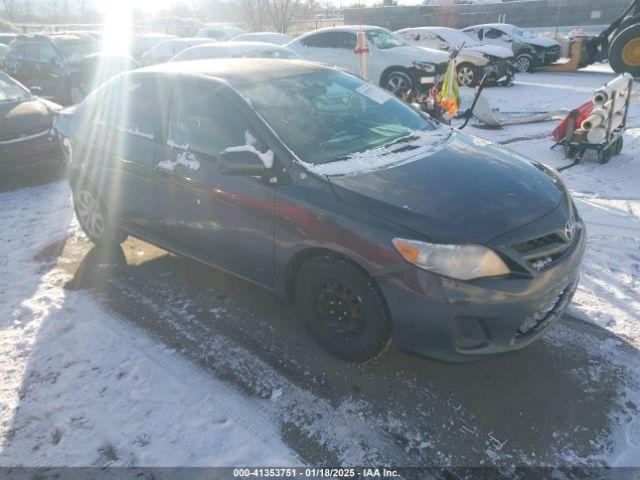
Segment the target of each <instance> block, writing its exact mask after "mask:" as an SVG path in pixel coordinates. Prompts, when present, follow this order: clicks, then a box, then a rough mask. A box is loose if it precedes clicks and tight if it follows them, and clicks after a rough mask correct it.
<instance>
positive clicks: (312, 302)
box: [295, 256, 391, 362]
mask: <svg viewBox="0 0 640 480" xmlns="http://www.w3.org/2000/svg"><path fill="white" fill-rule="evenodd" d="M295 301H296V306H297V308H298V311H299V312H300V314H301V316H302V321H303V322H304V325H305V327H306V329H307V331H308V332H309V333H310V334H311V336H312V337H313V338H314V339H315V340H316V341H317V342H318V343H319V344H320V346H322V348H324V349H325V350H326V351H327V352H329V353H331V354H332V355H334V356H336V357H338V358H341V359H343V360H347V361H349V362H364V361H367V360H370V359H372V358H374V357H376V356H378V355H380V354H381V353H382V352H383V351H384V350H385V348H386V346H387V345H388V343H389V340H390V338H391V322H390V319H389V314H388V313H387V309H386V306H385V304H384V301H383V299H382V296H381V294H380V293H379V292H378V289H377V287H376V286H375V284H374V283H373V281H372V280H371V279H370V278H368V277H367V276H366V275H364V274H363V273H362V272H361V271H360V270H359V269H358V268H357V267H356V266H355V265H352V264H351V263H349V262H348V261H346V260H343V259H341V258H338V257H333V256H323V257H317V258H313V259H311V260H309V261H307V262H306V263H305V264H304V265H303V266H302V268H301V269H300V271H299V273H298V275H297V278H296V283H295Z"/></svg>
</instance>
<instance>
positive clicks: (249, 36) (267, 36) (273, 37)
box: [232, 32, 293, 45]
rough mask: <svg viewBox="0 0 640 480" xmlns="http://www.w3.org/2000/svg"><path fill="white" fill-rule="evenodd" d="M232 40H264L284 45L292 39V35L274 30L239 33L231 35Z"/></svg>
mask: <svg viewBox="0 0 640 480" xmlns="http://www.w3.org/2000/svg"><path fill="white" fill-rule="evenodd" d="M232 40H234V41H238V42H264V43H272V44H273V45H284V44H286V43H289V42H290V41H291V40H293V37H292V36H291V35H285V34H284V33H276V32H251V33H241V34H240V35H238V36H237V37H233V38H232Z"/></svg>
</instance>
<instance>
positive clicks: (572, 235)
mask: <svg viewBox="0 0 640 480" xmlns="http://www.w3.org/2000/svg"><path fill="white" fill-rule="evenodd" d="M56 129H57V131H58V132H59V134H60V135H61V136H62V137H63V138H64V139H65V144H66V145H67V146H68V149H67V153H68V155H69V179H70V185H71V189H72V193H73V205H74V208H75V211H76V214H77V217H78V220H79V222H80V225H81V227H82V228H83V230H84V231H85V233H86V234H87V236H88V237H89V238H90V239H91V240H92V241H93V242H94V243H95V244H96V245H99V246H102V247H107V246H113V245H114V244H118V243H120V242H122V241H124V239H125V238H126V236H127V235H133V236H135V237H139V238H141V239H143V240H145V241H148V242H150V243H153V244H155V245H158V246H160V247H161V248H164V249H167V250H169V251H171V252H175V253H178V254H182V255H186V256H188V257H190V258H194V259H197V260H199V261H201V262H204V263H206V264H209V265H214V266H216V267H219V268H222V269H224V270H226V271H228V272H231V273H233V274H235V275H238V276H240V277H242V278H245V279H248V280H250V281H252V282H255V283H257V284H260V285H262V286H264V287H266V288H268V289H271V290H273V291H275V292H277V293H278V294H281V295H283V296H286V297H289V298H293V299H294V301H295V303H296V305H297V308H298V311H299V312H300V317H301V321H302V322H303V323H304V325H305V326H306V328H307V330H308V331H309V332H310V333H311V335H312V336H313V337H314V338H315V339H316V340H317V341H318V343H319V344H320V345H322V346H323V347H324V348H325V349H326V350H327V351H329V352H331V353H332V354H334V355H336V356H338V357H340V358H343V359H345V360H349V361H365V360H368V359H370V358H372V357H375V356H376V355H378V354H380V353H381V352H382V351H383V350H384V349H385V347H386V346H387V345H388V343H389V341H390V339H391V336H392V335H393V338H394V341H395V344H396V345H397V347H398V348H399V349H401V350H404V351H407V352H411V353H414V354H419V355H427V356H431V357H436V358H440V359H443V360H449V361H468V360H474V359H478V358H481V357H482V356H486V355H491V354H497V353H503V352H507V351H513V350H518V349H521V348H523V347H525V346H526V345H529V344H530V343H532V342H533V341H534V340H536V339H538V338H539V337H540V336H542V335H543V334H544V332H546V331H547V330H548V329H549V328H550V326H551V325H553V324H554V322H555V321H556V320H557V319H558V318H559V317H560V316H561V314H562V312H563V310H564V309H565V308H566V306H567V304H568V303H569V302H570V300H571V298H572V296H573V294H574V292H575V290H576V288H577V283H578V275H579V268H580V262H581V259H582V256H583V252H584V248H585V243H586V232H585V229H584V228H582V221H581V220H580V217H579V215H578V213H577V211H576V209H575V206H574V204H573V201H572V199H571V196H570V194H569V192H568V190H567V189H566V187H565V185H564V184H563V182H562V181H561V180H560V178H559V177H558V175H557V172H555V171H554V170H552V169H550V168H548V167H546V166H544V165H542V164H540V163H537V162H535V161H532V160H529V159H527V158H525V157H523V156H521V155H519V154H517V153H515V152H512V151H509V150H505V149H503V148H502V147H500V146H497V145H489V144H487V142H486V141H485V140H482V141H480V140H479V139H477V138H475V137H472V136H470V135H466V134H465V133H462V132H460V131H457V130H453V129H450V128H448V127H446V126H443V125H441V124H438V123H436V122H434V121H433V120H431V119H430V117H428V116H426V115H423V114H421V113H419V112H417V111H416V110H414V109H412V108H411V107H410V106H408V105H406V104H405V103H403V102H402V101H400V100H399V99H397V98H395V97H394V96H393V95H392V94H390V93H389V92H387V91H385V90H382V89H380V88H378V87H376V86H375V85H372V84H370V83H369V82H367V81H365V80H363V79H361V78H359V77H357V76H355V75H351V74H349V73H346V72H344V71H343V70H339V69H334V68H329V67H326V66H323V65H319V64H317V63H309V62H302V61H287V60H277V61H276V60H268V59H232V60H223V61H207V62H188V63H166V64H162V65H156V66H153V67H148V68H145V69H140V70H137V71H134V72H130V73H126V74H123V75H121V76H119V77H117V78H115V79H113V80H112V81H110V82H109V83H108V84H106V85H104V86H102V87H101V88H100V89H98V90H97V91H95V92H93V93H92V94H91V95H90V96H89V97H87V99H86V100H85V101H84V102H83V103H81V104H80V105H79V106H78V107H77V108H75V109H73V110H70V111H66V112H63V113H61V114H60V115H59V117H58V120H57V121H56Z"/></svg>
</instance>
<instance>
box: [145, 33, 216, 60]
mask: <svg viewBox="0 0 640 480" xmlns="http://www.w3.org/2000/svg"><path fill="white" fill-rule="evenodd" d="M204 43H211V39H209V38H172V39H171V40H165V41H163V42H160V43H158V44H157V45H156V46H155V47H153V48H151V49H150V50H147V51H146V52H144V53H143V54H142V62H141V63H142V65H143V66H148V65H155V64H156V63H164V62H168V61H169V60H171V58H173V57H174V56H176V55H177V54H178V53H180V52H181V51H183V50H185V49H187V48H189V47H193V46H195V45H202V44H204Z"/></svg>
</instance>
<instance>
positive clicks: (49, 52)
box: [3, 35, 138, 103]
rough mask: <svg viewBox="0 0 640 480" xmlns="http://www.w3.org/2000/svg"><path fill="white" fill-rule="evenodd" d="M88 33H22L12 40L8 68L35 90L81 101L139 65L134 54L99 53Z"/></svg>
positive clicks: (35, 91)
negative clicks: (100, 85)
mask: <svg viewBox="0 0 640 480" xmlns="http://www.w3.org/2000/svg"><path fill="white" fill-rule="evenodd" d="M98 48H99V45H98V44H97V43H96V42H95V41H94V40H93V39H92V38H91V37H88V36H79V35H32V36H24V35H21V36H19V37H18V38H17V39H16V40H14V41H13V42H12V43H11V46H10V48H9V52H8V53H7V55H6V57H5V60H4V67H3V68H4V70H5V71H6V72H7V73H9V75H11V76H12V77H14V78H15V79H16V80H18V81H19V82H20V83H22V84H23V85H25V86H26V87H28V88H29V89H30V90H31V91H32V92H33V93H35V94H37V95H40V96H43V97H49V98H54V99H56V100H59V101H61V102H63V103H77V102H79V101H81V100H82V99H83V98H84V97H85V95H86V94H87V93H88V92H89V91H91V90H92V89H93V88H95V87H96V86H97V85H99V84H100V83H102V82H104V81H105V80H108V79H109V78H111V77H112V76H114V75H116V74H118V73H120V72H122V71H124V70H129V69H131V68H135V67H137V66H138V64H137V62H135V60H133V59H132V58H131V57H127V56H122V55H103V54H100V53H97V50H98Z"/></svg>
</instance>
